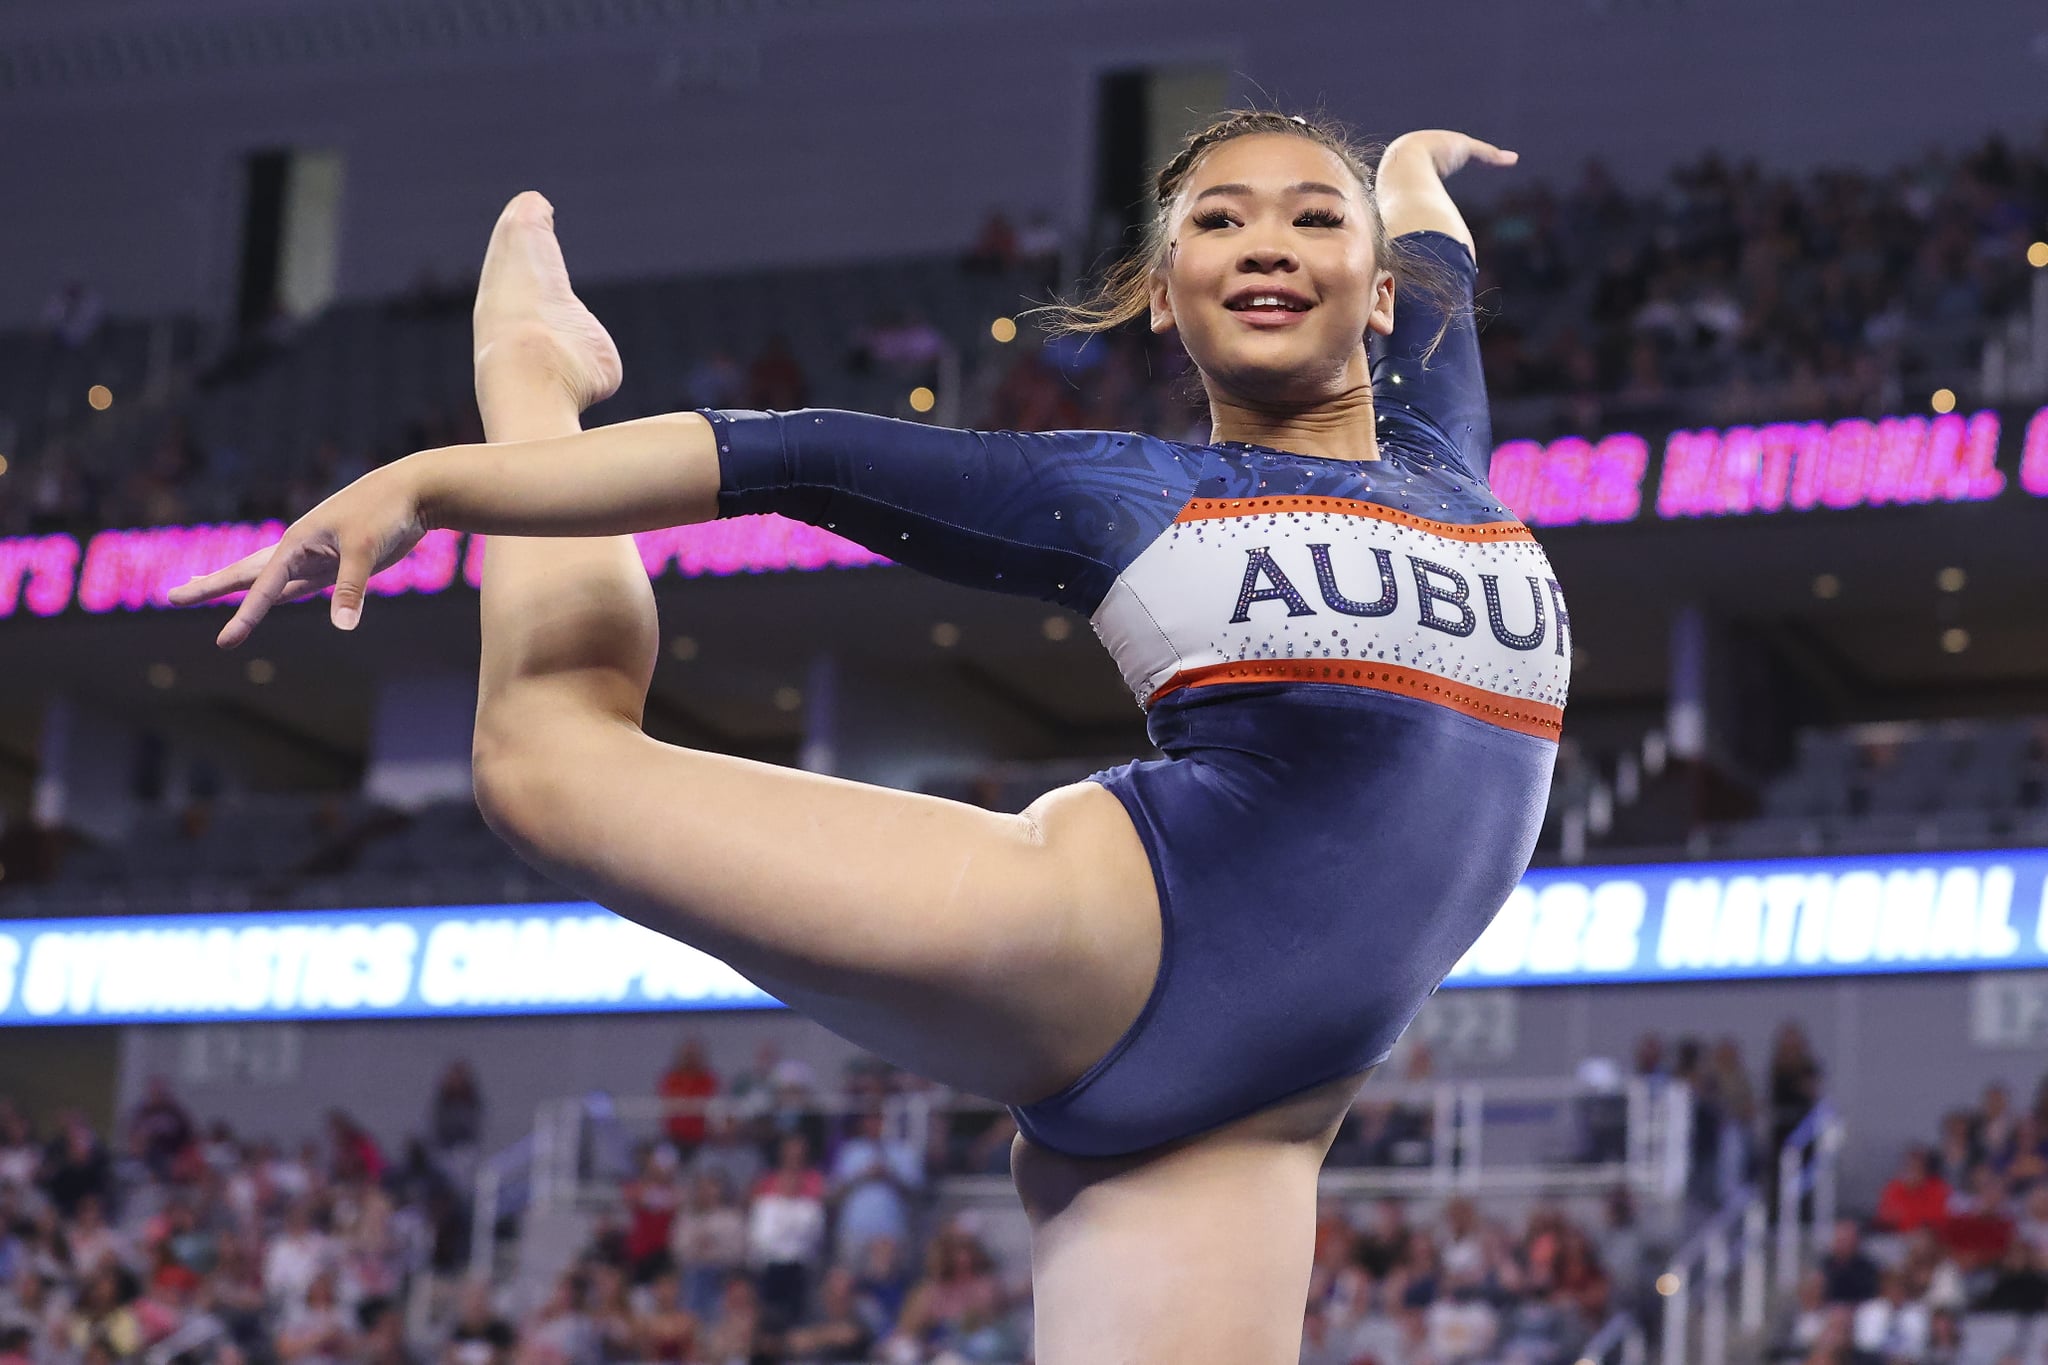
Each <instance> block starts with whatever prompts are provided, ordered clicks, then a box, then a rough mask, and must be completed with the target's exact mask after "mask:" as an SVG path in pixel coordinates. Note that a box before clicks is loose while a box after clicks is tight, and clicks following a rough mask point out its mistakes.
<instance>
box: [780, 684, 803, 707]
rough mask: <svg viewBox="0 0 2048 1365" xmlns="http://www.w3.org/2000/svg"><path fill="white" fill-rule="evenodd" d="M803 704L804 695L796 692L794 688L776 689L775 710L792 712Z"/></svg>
mask: <svg viewBox="0 0 2048 1365" xmlns="http://www.w3.org/2000/svg"><path fill="white" fill-rule="evenodd" d="M803 704H804V694H803V693H801V692H799V691H797V690H796V689H795V688H794V687H778V688H776V689H775V709H776V710H778V711H794V710H796V709H797V708H798V707H799V706H802V705H803Z"/></svg>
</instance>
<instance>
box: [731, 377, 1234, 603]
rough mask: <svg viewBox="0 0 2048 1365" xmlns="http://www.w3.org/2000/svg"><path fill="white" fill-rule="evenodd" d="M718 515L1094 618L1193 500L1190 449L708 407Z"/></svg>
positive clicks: (1112, 437)
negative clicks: (821, 535) (788, 528)
mask: <svg viewBox="0 0 2048 1365" xmlns="http://www.w3.org/2000/svg"><path fill="white" fill-rule="evenodd" d="M703 416H704V417H706V418H707V419H709V420H710V422H711V425H712V430H713V433H714V434H715V435H716V436H717V438H718V464H719V493H718V514H719V515H720V516H721V517H731V516H742V515H745V514H747V513H750V512H775V513H779V514H781V515H782V516H785V517H790V518H793V519H795V520H797V521H803V522H808V523H810V524H811V525H813V526H821V527H824V528H825V529H827V530H830V531H833V532H835V533H836V534H838V535H842V536H845V537H846V538H847V539H848V540H851V541H854V542H856V543H858V544H860V545H863V546H866V547H867V548H868V549H870V550H873V551H874V552H875V553H877V554H881V555H886V556H887V557H888V558H890V559H893V560H895V561H896V562H897V563H899V564H904V565H907V566H909V567H910V568H913V569H917V570H919V571H921V572H923V573H927V574H930V575H932V576H933V577H936V578H943V579H945V580H947V581H948V582H953V583H961V584H965V585H967V586H968V587H975V588H986V589H990V590H992V591H995V592H1005V593H1013V594H1017V595H1020V596H1027V597H1036V598H1039V599H1040V600H1042V601H1048V602H1057V603H1059V604H1060V605H1062V606H1066V607H1071V608H1073V609H1074V610H1076V611H1079V612H1084V613H1092V612H1093V611H1094V610H1095V608H1096V607H1097V606H1099V605H1100V604H1101V602H1102V599H1103V597H1104V596H1105V595H1106V594H1107V593H1108V592H1109V590H1110V586H1111V585H1112V584H1113V583H1114V582H1115V581H1116V577H1117V575H1118V574H1119V573H1121V572H1122V571H1123V568H1124V566H1125V565H1126V564H1128V563H1129V562H1130V560H1131V559H1132V557H1133V556H1135V555H1136V553H1137V552H1138V550H1139V549H1141V548H1142V547H1143V546H1144V545H1145V544H1146V543H1147V542H1149V541H1150V540H1151V539H1152V538H1154V537H1155V536H1157V535H1158V534H1159V533H1160V531H1161V530H1163V529H1164V528H1166V527H1167V526H1169V525H1171V524H1172V522H1173V518H1174V516H1175V514H1176V513H1178V512H1179V511H1180V509H1181V508H1182V507H1183V506H1184V505H1185V504H1186V502H1187V500H1188V498H1189V497H1190V496H1191V495H1192V492H1193V488H1194V484H1195V480H1196V478H1197V477H1198V471H1199V467H1200V463H1201V460H1200V452H1199V450H1197V449H1196V448H1193V447H1188V446H1181V445H1177V444H1175V443H1173V442H1170V441H1161V440H1158V439H1156V438H1153V437H1149V436H1140V435H1136V434H1133V433H1129V432H1116V431H1048V432H1015V431H959V430H954V429H952V428H949V427H933V426H925V425H922V424H921V423H917V422H904V421H898V420H896V419H894V418H889V417H873V416H869V415H867V414H865V413H856V412H835V411H830V410H823V409H819V410H805V411H799V412H738V411H714V410H706V411H704V412H703Z"/></svg>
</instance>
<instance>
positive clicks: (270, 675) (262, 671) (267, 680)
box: [247, 659, 277, 687]
mask: <svg viewBox="0 0 2048 1365" xmlns="http://www.w3.org/2000/svg"><path fill="white" fill-rule="evenodd" d="M247 671H248V674H249V681H250V682H252V683H255V684H256V685H257V686H258V687H268V686H269V685H270V684H271V683H272V682H273V681H275V680H276V678H277V665H276V664H274V663H272V662H270V660H268V659H251V660H249V667H248V670H247Z"/></svg>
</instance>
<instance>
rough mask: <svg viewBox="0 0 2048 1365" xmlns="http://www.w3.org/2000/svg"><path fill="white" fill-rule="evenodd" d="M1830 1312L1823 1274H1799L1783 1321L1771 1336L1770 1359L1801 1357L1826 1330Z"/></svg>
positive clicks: (1814, 1272) (1801, 1358) (1802, 1358)
mask: <svg viewBox="0 0 2048 1365" xmlns="http://www.w3.org/2000/svg"><path fill="white" fill-rule="evenodd" d="M1832 1311H1833V1309H1832V1307H1831V1306H1830V1305H1829V1303H1828V1299H1827V1277H1826V1276H1825V1275H1823V1274H1822V1273H1821V1272H1820V1271H1818V1270H1808V1271H1806V1272H1804V1273H1803V1274H1801V1275H1800V1277H1799V1289H1798V1292H1797V1295H1796V1296H1795V1298H1794V1299H1793V1301H1792V1303H1791V1305H1790V1306H1789V1308H1788V1310H1787V1312H1786V1318H1785V1322H1784V1323H1783V1325H1782V1326H1780V1327H1779V1329H1778V1330H1777V1332H1775V1333H1774V1334H1773V1335H1772V1338H1771V1349H1770V1355H1771V1359H1773V1360H1781V1361H1782V1360H1804V1359H1805V1358H1806V1356H1807V1354H1808V1353H1809V1352H1810V1351H1812V1349H1813V1348H1814V1346H1815V1344H1817V1343H1818V1342H1819V1341H1820V1339H1821V1335H1822V1333H1823V1332H1825V1331H1826V1330H1827V1324H1828V1317H1829V1315H1830V1313H1832Z"/></svg>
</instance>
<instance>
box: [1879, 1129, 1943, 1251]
mask: <svg viewBox="0 0 2048 1365" xmlns="http://www.w3.org/2000/svg"><path fill="white" fill-rule="evenodd" d="M1948 1201H1949V1188H1948V1182H1947V1181H1945V1180H1943V1179H1942V1178H1941V1177H1940V1176H1938V1175H1936V1174H1935V1173H1934V1153H1932V1152H1930V1151H1928V1150H1927V1148H1925V1147H1921V1146H1914V1147H1911V1148H1908V1149H1907V1151H1906V1156H1905V1159H1904V1160H1903V1161H1901V1162H1900V1163H1899V1170H1898V1173H1897V1174H1896V1175H1894V1176H1893V1177H1892V1178H1891V1179H1890V1180H1888V1181H1886V1182H1885V1186H1884V1189H1883V1191H1882V1192H1880V1193H1879V1195H1878V1197H1877V1220H1876V1221H1877V1226H1879V1227H1881V1228H1886V1229H1889V1230H1890V1231H1893V1232H1912V1231H1915V1230H1916V1229H1919V1228H1927V1227H1939V1226H1940V1224H1941V1222H1942V1220H1943V1219H1945V1218H1947V1217H1948Z"/></svg>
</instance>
